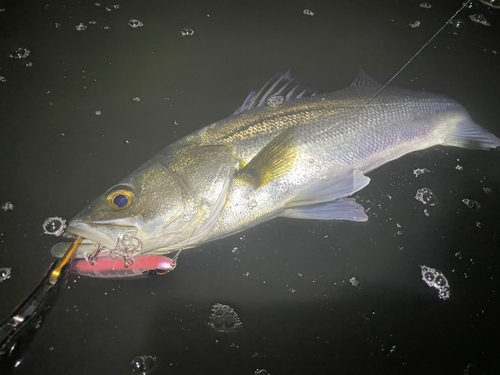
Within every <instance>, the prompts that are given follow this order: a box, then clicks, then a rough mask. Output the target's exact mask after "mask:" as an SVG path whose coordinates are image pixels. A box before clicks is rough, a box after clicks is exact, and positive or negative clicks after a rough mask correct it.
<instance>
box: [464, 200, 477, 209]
mask: <svg viewBox="0 0 500 375" xmlns="http://www.w3.org/2000/svg"><path fill="white" fill-rule="evenodd" d="M462 202H463V203H464V204H465V205H466V206H467V207H469V208H472V209H474V210H477V209H478V208H479V207H481V205H480V204H479V202H478V201H475V200H474V199H467V198H464V199H462Z"/></svg>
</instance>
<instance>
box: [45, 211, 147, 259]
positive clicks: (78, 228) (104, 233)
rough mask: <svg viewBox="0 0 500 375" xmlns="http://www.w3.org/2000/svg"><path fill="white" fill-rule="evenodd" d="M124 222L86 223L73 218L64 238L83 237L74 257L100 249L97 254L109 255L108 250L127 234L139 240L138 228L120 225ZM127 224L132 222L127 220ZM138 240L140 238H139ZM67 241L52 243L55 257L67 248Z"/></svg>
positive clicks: (84, 256) (113, 247) (80, 256)
mask: <svg viewBox="0 0 500 375" xmlns="http://www.w3.org/2000/svg"><path fill="white" fill-rule="evenodd" d="M120 224H125V223H120V221H119V220H117V221H116V222H113V221H108V222H93V223H87V222H84V221H81V220H77V219H74V220H72V221H71V222H70V224H69V226H68V228H67V229H66V232H65V233H64V237H66V238H71V239H73V238H76V236H81V237H83V238H84V240H83V242H82V243H81V244H80V246H79V247H78V249H77V251H76V254H75V257H76V258H86V257H87V256H88V254H89V253H91V252H93V251H96V250H97V249H99V248H100V249H101V250H100V252H99V256H107V255H109V252H110V250H113V249H115V248H116V247H117V245H118V243H119V241H121V240H122V239H123V238H124V236H126V235H128V236H130V237H134V238H136V239H137V240H139V238H138V237H137V236H138V233H139V232H140V229H139V227H138V226H136V225H120ZM127 224H132V221H131V220H129V221H128V222H127ZM139 241H140V240H139ZM69 244H70V243H69V242H67V243H59V244H56V245H54V247H53V248H52V251H51V252H52V255H54V256H56V257H61V256H62V255H63V254H64V253H65V251H66V250H67V248H69Z"/></svg>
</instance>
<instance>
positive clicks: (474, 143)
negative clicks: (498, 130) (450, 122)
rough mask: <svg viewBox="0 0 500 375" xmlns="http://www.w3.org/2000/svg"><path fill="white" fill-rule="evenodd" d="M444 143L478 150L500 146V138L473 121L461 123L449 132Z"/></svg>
mask: <svg viewBox="0 0 500 375" xmlns="http://www.w3.org/2000/svg"><path fill="white" fill-rule="evenodd" d="M443 144H444V145H446V146H455V147H462V148H471V149H476V150H488V149H490V148H496V147H500V139H499V138H497V137H496V136H494V135H493V134H491V133H490V132H488V131H486V130H484V129H483V128H482V127H480V126H479V125H478V124H476V123H474V122H473V121H472V120H471V121H466V122H462V123H459V124H457V125H456V126H455V128H454V129H453V130H452V131H451V132H450V133H449V134H447V136H446V137H445V139H444V141H443Z"/></svg>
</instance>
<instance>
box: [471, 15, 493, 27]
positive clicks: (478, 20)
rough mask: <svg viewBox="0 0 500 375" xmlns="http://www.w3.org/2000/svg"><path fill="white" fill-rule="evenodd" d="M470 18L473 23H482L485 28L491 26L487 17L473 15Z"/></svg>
mask: <svg viewBox="0 0 500 375" xmlns="http://www.w3.org/2000/svg"><path fill="white" fill-rule="evenodd" d="M469 18H470V20H471V21H472V22H476V23H480V24H481V25H484V26H491V24H490V23H489V22H488V20H487V19H486V17H485V16H483V15H482V14H471V15H470V16H469Z"/></svg>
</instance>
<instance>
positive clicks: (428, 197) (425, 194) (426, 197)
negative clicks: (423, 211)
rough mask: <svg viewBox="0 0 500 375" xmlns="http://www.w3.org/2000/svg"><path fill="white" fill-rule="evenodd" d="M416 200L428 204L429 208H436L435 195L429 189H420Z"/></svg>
mask: <svg viewBox="0 0 500 375" xmlns="http://www.w3.org/2000/svg"><path fill="white" fill-rule="evenodd" d="M415 199H416V200H417V201H419V202H422V203H423V204H428V205H429V206H434V203H435V198H434V194H433V193H432V191H431V189H428V188H422V189H418V190H417V194H416V195H415Z"/></svg>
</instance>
